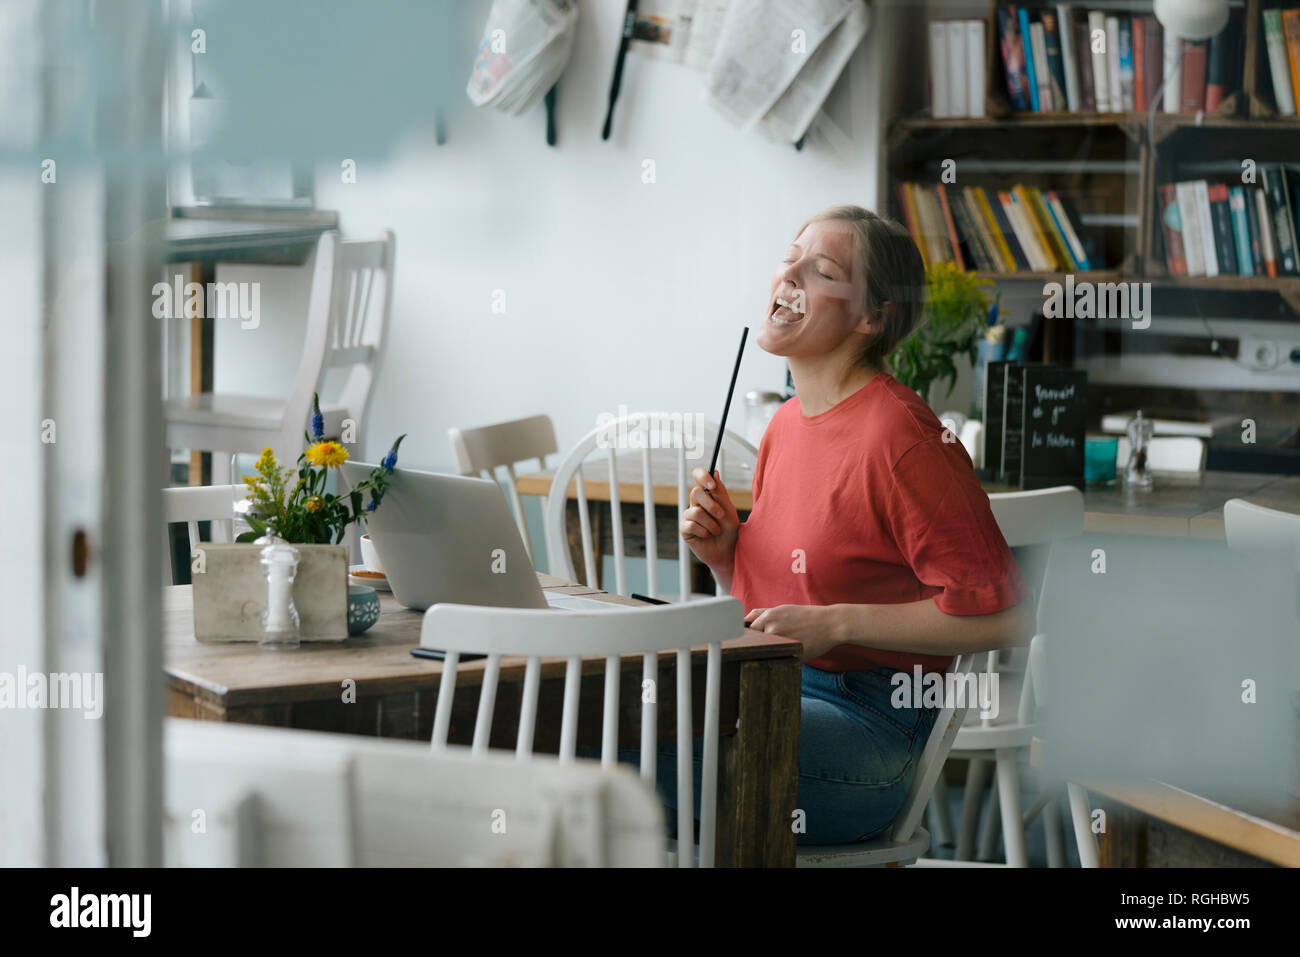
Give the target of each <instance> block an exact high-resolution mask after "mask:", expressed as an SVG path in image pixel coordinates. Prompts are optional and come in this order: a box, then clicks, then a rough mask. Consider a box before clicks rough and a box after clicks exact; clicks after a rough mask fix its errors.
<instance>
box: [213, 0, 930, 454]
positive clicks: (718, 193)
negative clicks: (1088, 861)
mask: <svg viewBox="0 0 1300 957" xmlns="http://www.w3.org/2000/svg"><path fill="white" fill-rule="evenodd" d="M488 6H489V4H488V3H486V2H479V3H478V7H479V8H480V10H481V14H482V15H481V16H478V17H472V18H470V20H471V22H472V28H471V29H468V30H467V31H466V34H465V35H464V36H463V37H462V38H461V43H460V45H459V48H460V49H461V51H462V52H463V56H464V70H463V71H462V74H461V75H463V76H465V77H466V78H468V70H469V65H470V61H471V58H472V54H473V51H474V48H475V47H476V45H477V43H478V40H479V34H480V31H481V29H482V23H483V22H484V20H485V19H486V14H487V9H488ZM907 6H908V5H907V4H905V3H902V2H899V0H895V2H889V3H877V4H876V5H875V11H874V20H875V22H874V23H873V26H872V29H871V31H870V32H869V34H868V37H867V39H866V41H864V43H863V45H862V47H860V48H859V50H858V51H857V53H856V54H855V56H854V58H853V60H852V62H851V65H850V68H849V69H848V70H847V71H846V73H845V76H844V77H842V78H841V82H840V84H839V85H838V86H837V87H836V90H835V92H834V93H833V95H832V99H831V101H830V102H829V103H828V105H827V108H826V111H825V112H826V113H827V114H828V116H829V117H830V118H831V120H832V122H833V124H834V127H835V128H836V129H835V130H831V131H830V132H829V133H827V134H823V135H821V136H818V137H816V141H815V142H810V143H809V145H808V146H806V147H805V149H804V150H803V151H802V152H796V151H795V150H794V149H793V148H792V147H790V146H782V145H778V144H775V143H772V142H769V141H767V140H766V139H764V138H763V137H762V135H761V134H758V133H740V132H737V131H736V130H734V129H732V128H731V127H729V126H728V125H727V124H726V122H725V121H724V120H723V119H721V118H720V117H719V116H718V115H717V114H715V113H714V112H713V110H712V109H711V108H710V107H709V106H708V105H707V104H706V103H704V102H703V100H702V97H701V87H702V79H703V77H702V74H701V73H698V72H696V71H692V70H689V69H687V68H685V67H681V66H676V65H672V64H666V63H662V62H659V61H654V60H650V59H648V58H645V57H640V56H636V55H629V57H628V61H627V66H626V69H625V72H624V77H623V89H622V96H621V98H620V101H619V104H618V108H617V112H616V114H615V119H614V134H613V137H612V138H611V139H610V140H609V141H607V142H602V141H601V139H600V126H601V123H602V121H603V118H604V111H605V100H606V95H607V91H608V88H609V80H610V76H611V73H612V69H613V61H614V58H615V53H616V50H617V41H618V35H619V23H620V20H621V17H622V12H623V9H624V5H623V4H622V3H621V2H619V3H615V2H590V3H584V4H583V5H582V15H581V19H580V23H579V27H578V36H577V41H576V45H575V51H574V56H573V60H572V61H571V63H570V65H569V68H568V70H567V72H566V73H565V76H564V78H563V80H562V81H561V85H560V90H559V108H558V121H557V122H558V129H559V144H558V145H557V146H556V147H555V148H550V147H548V146H547V145H546V143H545V139H544V122H545V119H544V111H543V109H542V108H541V107H540V106H539V107H537V108H536V109H535V110H534V111H532V112H530V113H529V114H528V115H526V116H523V117H517V118H516V117H508V116H504V115H502V114H499V113H497V112H496V111H491V110H480V111H474V110H472V109H468V108H467V109H465V110H464V111H462V112H461V113H460V114H459V115H453V116H452V117H451V118H450V119H449V121H448V123H447V141H446V143H445V144H444V145H442V146H437V145H435V144H434V143H433V142H432V141H431V139H430V140H422V139H418V138H416V137H413V138H412V139H411V141H409V142H408V143H406V144H404V145H403V146H402V147H400V148H398V149H396V150H395V151H394V152H393V155H392V156H391V158H390V159H388V160H387V161H377V160H366V159H359V160H358V163H357V182H356V183H355V184H343V183H341V182H340V175H339V169H340V167H339V161H340V159H341V158H338V159H336V158H333V157H330V158H322V160H321V162H320V164H319V167H318V172H317V206H318V207H319V208H322V209H337V210H339V212H340V216H341V222H342V228H343V232H344V234H345V235H346V236H368V235H372V234H376V233H378V232H379V231H380V230H381V229H383V228H386V227H391V228H392V229H394V230H395V231H396V235H397V249H398V251H397V263H396V284H395V298H394V302H393V313H392V325H391V328H390V336H391V339H390V347H389V349H388V353H387V360H386V363H385V367H384V369H383V371H382V374H381V377H380V381H379V385H378V387H377V392H376V395H375V398H374V402H373V406H372V414H371V419H372V421H371V422H370V423H368V426H369V427H368V428H367V427H366V426H367V424H366V423H363V434H362V436H361V438H362V440H363V443H364V446H365V454H366V455H367V456H368V457H369V458H371V459H372V460H373V458H374V457H376V456H378V455H381V454H382V453H383V451H384V449H385V448H386V446H387V444H388V442H389V441H390V439H391V438H392V437H393V436H395V435H396V434H398V433H400V432H408V433H409V437H408V438H407V440H406V442H405V444H404V445H403V447H402V460H403V462H404V463H405V464H407V465H409V466H425V467H433V468H439V469H449V468H450V467H451V463H452V457H451V453H450V449H449V448H448V445H447V439H446V432H447V429H448V428H449V427H450V426H467V425H477V424H483V423H488V422H494V421H499V420H502V419H509V418H514V417H517V416H525V415H531V414H535V413H538V412H545V413H548V414H550V415H551V416H552V418H553V419H554V421H555V425H556V430H557V433H558V437H559V441H560V445H561V448H564V447H567V446H568V445H570V444H572V443H573V442H575V441H576V440H577V439H578V438H579V437H580V436H581V435H582V434H583V433H585V432H586V431H588V430H589V429H590V428H592V427H593V425H594V424H595V422H596V417H597V415H599V414H600V413H601V412H606V411H611V412H612V411H615V410H617V408H618V406H619V404H620V403H622V404H626V405H627V406H629V407H632V408H635V407H643V408H645V407H653V408H660V409H671V410H677V411H684V412H692V413H693V412H703V413H704V414H705V415H707V416H708V417H709V418H710V419H716V418H717V416H718V414H719V411H720V405H721V402H722V399H723V396H724V394H725V391H726V386H727V379H728V376H729V374H730V368H731V362H732V359H733V357H734V355H735V346H736V342H737V340H738V337H739V335H740V329H741V327H742V326H743V325H745V324H746V323H749V324H753V323H757V322H758V321H759V320H760V319H761V314H762V312H763V307H764V305H765V303H766V296H767V290H768V282H769V278H770V276H771V273H772V270H773V269H774V268H775V267H776V265H777V264H778V262H779V260H780V257H781V254H782V253H783V252H784V249H785V246H786V244H787V243H788V242H789V241H790V240H791V239H792V238H793V235H794V232H795V230H796V229H797V228H798V226H799V225H800V224H801V223H802V221H803V220H804V219H805V218H806V217H807V216H809V215H810V214H812V213H814V212H816V211H817V210H819V209H821V208H823V207H825V206H828V205H832V204H838V203H857V204H861V205H865V206H868V207H872V206H875V205H876V203H877V192H876V183H877V165H878V164H877V158H878V153H879V151H880V149H881V146H882V143H881V126H882V109H884V108H885V107H884V104H888V103H889V102H890V99H891V97H892V96H893V94H894V90H895V84H894V77H893V75H892V73H889V72H887V71H886V70H885V69H884V67H885V65H886V63H888V64H890V65H891V66H893V67H894V68H895V69H896V68H897V64H898V63H899V62H900V60H899V59H898V57H897V47H898V42H899V40H898V37H897V36H896V34H897V33H898V32H899V31H900V30H901V29H903V17H904V11H905V9H906V8H907ZM916 75H920V74H916ZM837 131H838V132H837ZM646 159H652V160H653V161H654V163H655V173H656V182H654V183H653V184H646V183H643V182H642V168H643V161H644V160H646ZM277 271H278V270H268V269H265V268H263V269H256V270H254V269H251V268H249V267H226V268H225V269H223V271H222V276H221V278H222V279H223V280H226V279H232V278H233V279H237V278H250V279H251V278H261V279H263V281H264V282H265V281H266V279H267V278H268V277H269V276H272V275H274V273H275V272H277ZM295 284H296V287H297V289H298V290H303V289H305V283H304V282H302V281H301V280H295V281H294V282H291V283H290V284H289V285H287V286H286V287H285V289H286V290H290V291H288V292H286V293H283V294H280V293H273V292H272V291H271V290H270V289H269V285H264V287H263V300H262V302H263V315H264V318H263V328H262V329H259V330H258V331H257V333H256V335H255V336H254V335H253V334H248V333H242V332H238V331H236V330H232V329H229V328H226V329H219V331H218V340H219V341H218V368H217V375H216V380H217V388H218V389H219V390H240V391H255V392H259V393H262V394H276V393H277V392H278V393H281V394H282V393H284V392H286V391H287V387H288V385H287V383H288V375H289V373H288V371H285V372H284V373H283V374H280V373H277V372H275V371H274V370H276V369H281V370H291V369H292V368H293V363H294V362H295V361H296V355H297V353H296V351H295V349H296V343H297V342H298V341H300V336H301V328H300V322H301V320H300V318H298V319H297V321H298V323H299V326H298V327H295V325H294V319H293V318H289V317H300V316H301V313H302V306H301V304H300V303H298V302H297V301H296V299H295V297H296V296H300V295H301V291H299V292H293V291H292V289H293V287H294V286H295ZM497 289H500V290H504V293H505V297H506V313H505V314H504V315H496V314H494V313H493V312H492V310H491V303H492V296H493V291H494V290H497ZM273 299H279V301H280V303H281V305H282V308H283V312H282V311H281V310H280V308H277V306H276V304H275V303H273V302H272V300H273ZM268 316H273V317H274V318H273V319H270V320H268V318H267V317H268ZM223 334H224V335H223ZM255 342H256V348H253V345H254V343H255ZM784 381H785V373H784V363H783V361H782V360H780V359H777V358H775V357H772V356H768V355H766V354H765V353H763V352H761V351H760V350H759V349H758V348H757V347H756V346H754V345H752V343H751V345H750V346H749V347H748V348H747V353H746V360H745V363H744V367H743V368H742V370H741V374H740V379H739V381H738V383H737V388H736V391H737V399H736V402H735V404H734V405H733V413H732V414H733V416H734V418H733V420H732V421H733V422H734V424H735V425H736V427H737V428H739V426H740V424H741V419H742V416H743V404H742V399H743V395H744V393H745V392H746V391H747V390H750V389H774V390H779V389H780V388H781V387H782V386H783V385H784Z"/></svg>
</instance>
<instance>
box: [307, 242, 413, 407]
mask: <svg viewBox="0 0 1300 957" xmlns="http://www.w3.org/2000/svg"><path fill="white" fill-rule="evenodd" d="M396 246H397V239H396V237H395V236H394V234H393V231H392V230H391V229H390V230H387V231H385V233H384V235H383V238H382V239H375V240H344V241H343V242H340V243H339V244H338V253H337V255H336V257H335V264H334V281H333V283H332V287H331V295H330V312H329V336H328V338H327V341H326V355H325V364H326V365H327V366H328V367H329V368H330V369H336V368H346V369H347V370H348V374H347V379H346V380H345V381H344V383H343V386H342V388H341V391H340V392H339V396H338V404H339V405H342V406H344V407H346V408H347V410H348V412H349V414H351V415H355V416H357V417H358V420H364V419H365V415H366V407H367V405H368V403H369V401H370V394H371V391H372V390H373V387H374V383H375V376H376V374H377V372H378V369H379V363H380V361H381V360H382V359H383V351H384V343H385V342H386V341H387V338H388V319H389V315H390V314H391V310H392V303H393V258H394V255H395V253H396ZM376 287H378V292H376Z"/></svg>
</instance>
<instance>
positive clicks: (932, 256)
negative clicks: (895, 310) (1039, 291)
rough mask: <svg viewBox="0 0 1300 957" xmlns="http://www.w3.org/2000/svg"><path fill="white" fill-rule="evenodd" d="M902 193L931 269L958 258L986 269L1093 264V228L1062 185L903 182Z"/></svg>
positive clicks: (907, 219) (964, 265) (908, 221)
mask: <svg viewBox="0 0 1300 957" xmlns="http://www.w3.org/2000/svg"><path fill="white" fill-rule="evenodd" d="M898 199H899V205H900V207H901V218H902V220H903V223H904V224H905V225H906V227H907V230H908V232H909V233H911V235H912V238H913V240H915V242H916V245H917V248H918V249H919V250H920V251H921V258H922V259H923V260H924V261H925V264H926V266H927V267H929V266H933V265H934V264H935V263H940V262H952V263H956V264H957V266H958V267H959V268H961V269H968V270H969V269H974V270H978V271H980V272H986V273H1016V272H1056V271H1063V272H1075V271H1078V272H1084V271H1089V270H1091V269H1092V268H1093V254H1092V253H1091V252H1090V251H1089V244H1088V238H1089V237H1088V234H1087V233H1086V232H1085V231H1084V229H1083V225H1082V222H1081V220H1080V219H1079V217H1078V216H1077V214H1076V213H1075V211H1074V209H1073V207H1072V206H1071V205H1070V203H1069V202H1067V201H1066V200H1065V199H1064V198H1063V197H1062V196H1061V194H1060V193H1059V192H1058V191H1056V190H1051V189H1048V190H1044V189H1041V188H1039V187H1036V186H1026V185H1024V184H1016V185H1014V186H1012V187H1011V188H1010V189H1003V190H996V189H986V188H985V187H983V186H965V187H962V188H960V189H958V188H957V187H955V186H948V185H945V184H943V183H938V184H935V185H933V186H930V185H926V184H923V183H914V182H906V183H901V184H900V185H899V186H898Z"/></svg>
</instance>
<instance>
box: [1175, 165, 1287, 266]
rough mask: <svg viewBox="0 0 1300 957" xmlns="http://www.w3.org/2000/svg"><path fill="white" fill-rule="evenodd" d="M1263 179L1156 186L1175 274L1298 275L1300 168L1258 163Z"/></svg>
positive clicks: (1202, 181) (1260, 177)
mask: <svg viewBox="0 0 1300 957" xmlns="http://www.w3.org/2000/svg"><path fill="white" fill-rule="evenodd" d="M1259 180H1260V182H1259V184H1258V185H1254V184H1242V183H1240V182H1231V183H1211V182H1207V181H1206V180H1203V179H1200V180H1192V181H1187V182H1181V183H1165V184H1164V185H1162V186H1160V187H1159V189H1158V193H1159V196H1158V207H1159V210H1160V221H1161V223H1162V224H1163V226H1164V230H1163V236H1164V244H1165V265H1166V266H1167V267H1168V269H1169V274H1170V275H1171V276H1295V275H1300V263H1298V262H1297V236H1296V224H1297V223H1300V167H1296V166H1291V167H1288V166H1285V165H1283V164H1280V163H1273V164H1262V165H1260V166H1259Z"/></svg>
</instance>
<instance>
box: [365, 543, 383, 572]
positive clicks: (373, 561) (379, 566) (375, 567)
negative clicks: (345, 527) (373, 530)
mask: <svg viewBox="0 0 1300 957" xmlns="http://www.w3.org/2000/svg"><path fill="white" fill-rule="evenodd" d="M361 562H362V564H364V565H365V566H366V568H368V569H370V570H371V571H372V572H380V573H382V572H383V570H384V563H383V562H381V561H380V560H379V552H378V551H377V550H376V549H375V543H374V542H372V541H371V540H370V536H369V535H362V536H361Z"/></svg>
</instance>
